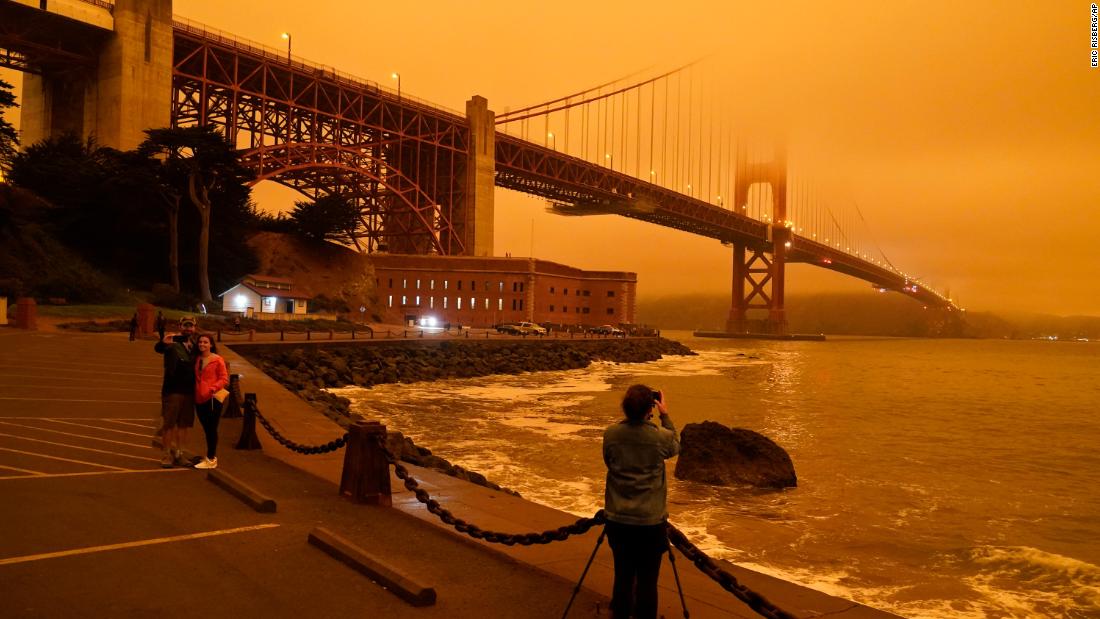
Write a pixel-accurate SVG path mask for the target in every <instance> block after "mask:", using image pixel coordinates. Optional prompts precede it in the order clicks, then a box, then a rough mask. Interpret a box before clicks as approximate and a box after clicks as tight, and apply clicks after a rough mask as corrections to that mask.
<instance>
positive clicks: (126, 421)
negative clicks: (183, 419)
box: [67, 417, 157, 430]
mask: <svg viewBox="0 0 1100 619" xmlns="http://www.w3.org/2000/svg"><path fill="white" fill-rule="evenodd" d="M67 419H72V417H67ZM103 421H110V422H111V423H121V424H123V425H127V426H135V427H138V428H149V429H150V430H153V429H155V428H156V427H157V426H154V425H150V424H149V421H148V419H141V420H140V421H144V422H145V423H134V421H131V420H129V419H104V420H103Z"/></svg>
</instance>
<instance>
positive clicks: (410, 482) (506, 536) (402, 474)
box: [376, 437, 606, 546]
mask: <svg viewBox="0 0 1100 619" xmlns="http://www.w3.org/2000/svg"><path fill="white" fill-rule="evenodd" d="M376 440H377V441H378V444H379V447H381V449H382V453H384V454H385V455H386V460H387V461H388V462H389V463H390V464H392V465H393V470H394V472H395V473H397V476H398V477H399V478H400V479H401V480H402V481H403V482H405V487H406V488H408V489H409V491H411V492H412V493H413V494H415V495H416V500H417V501H420V502H421V503H423V504H424V506H425V507H427V508H428V511H429V512H431V513H432V514H434V515H435V516H436V517H438V518H439V519H440V520H442V521H443V522H444V523H446V524H448V525H450V526H452V527H454V528H455V530H456V531H458V532H459V533H464V534H466V535H469V536H470V537H472V538H474V539H483V540H485V541H487V542H491V543H493V544H504V545H505V546H514V545H516V544H519V545H521V546H530V545H532V544H549V543H550V542H560V541H563V540H565V539H567V538H568V537H569V536H570V535H582V534H584V533H587V532H588V530H589V529H591V528H592V527H594V526H596V525H601V524H603V523H604V522H606V520H605V519H604V515H603V510H602V509H601V510H600V511H598V512H596V515H595V516H593V517H592V518H581V519H580V520H577V521H576V522H574V523H573V524H569V525H565V526H563V527H558V528H557V529H550V530H548V531H543V532H541V533H501V532H499V531H486V530H484V529H482V528H481V527H479V526H477V525H475V524H471V523H469V522H466V521H465V520H463V519H461V518H456V517H455V516H454V514H452V513H451V512H450V510H448V509H446V508H445V507H443V506H441V505H440V504H439V501H436V500H435V499H433V498H432V497H431V495H429V494H428V491H427V490H424V489H423V488H421V487H420V483H419V482H417V481H416V479H414V478H413V476H412V475H410V474H409V470H408V469H406V468H405V467H404V466H403V465H402V464H401V463H400V462H398V460H397V458H396V457H394V455H393V453H392V452H390V450H389V449H388V448H387V447H386V444H385V442H383V441H382V438H381V437H376Z"/></svg>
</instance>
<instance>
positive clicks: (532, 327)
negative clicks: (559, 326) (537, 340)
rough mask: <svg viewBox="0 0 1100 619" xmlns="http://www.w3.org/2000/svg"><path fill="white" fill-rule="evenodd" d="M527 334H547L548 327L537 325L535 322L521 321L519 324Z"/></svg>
mask: <svg viewBox="0 0 1100 619" xmlns="http://www.w3.org/2000/svg"><path fill="white" fill-rule="evenodd" d="M517 326H518V327H519V328H520V329H521V330H522V331H523V332H524V333H525V334H528V333H529V334H531V335H546V327H543V326H540V325H537V324H535V323H533V322H521V323H519V325H517Z"/></svg>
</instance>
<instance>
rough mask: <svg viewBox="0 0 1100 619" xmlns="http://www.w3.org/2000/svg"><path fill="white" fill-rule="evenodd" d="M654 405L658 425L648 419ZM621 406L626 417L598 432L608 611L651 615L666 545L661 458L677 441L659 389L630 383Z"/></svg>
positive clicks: (643, 618) (642, 618)
mask: <svg viewBox="0 0 1100 619" xmlns="http://www.w3.org/2000/svg"><path fill="white" fill-rule="evenodd" d="M654 406H656V407H657V411H658V413H659V414H660V421H661V427H658V426H657V424H655V423H653V422H652V421H650V418H652V416H653V415H652V411H653V407H654ZM622 408H623V414H624V415H625V416H626V418H625V419H624V420H622V421H620V422H619V423H616V424H615V425H612V426H610V427H609V428H607V430H605V431H604V434H603V460H604V463H605V464H606V465H607V486H606V489H605V491H604V511H605V513H606V515H607V525H606V531H607V539H608V543H609V544H610V545H611V553H612V555H613V556H614V558H615V585H614V588H613V590H612V594H611V616H612V617H615V618H619V619H625V618H627V617H631V616H634V617H637V618H638V619H654V618H655V617H656V616H657V575H658V574H659V573H660V570H661V557H662V555H663V554H664V552H665V551H666V550H668V536H667V534H666V532H665V519H666V518H667V517H668V500H667V495H668V484H667V480H666V479H665V460H667V459H669V458H671V457H672V456H675V455H676V454H678V453H680V440H679V438H678V437H677V436H676V426H674V425H672V420H671V419H669V416H668V409H667V407H666V405H665V400H664V396H663V395H662V394H661V392H660V391H654V390H653V389H650V388H649V387H647V386H645V385H633V386H632V387H630V388H629V389H627V390H626V395H625V396H623V402H622ZM632 611H633V613H634V614H633V615H631V612H632Z"/></svg>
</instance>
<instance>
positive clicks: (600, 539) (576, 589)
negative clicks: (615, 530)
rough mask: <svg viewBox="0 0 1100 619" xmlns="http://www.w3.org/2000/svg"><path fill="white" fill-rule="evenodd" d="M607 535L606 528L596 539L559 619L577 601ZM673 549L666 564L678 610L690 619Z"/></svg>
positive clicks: (563, 617)
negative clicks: (673, 580) (673, 587)
mask: <svg viewBox="0 0 1100 619" xmlns="http://www.w3.org/2000/svg"><path fill="white" fill-rule="evenodd" d="M606 535H607V528H606V527H605V528H604V530H603V531H601V532H600V536H599V537H598V538H596V547H595V548H593V549H592V554H591V555H589V557H588V563H586V564H585V566H584V571H583V572H581V578H580V580H578V581H577V584H576V586H574V587H573V595H571V596H569V603H568V604H566V605H565V612H563V613H562V614H561V619H565V618H566V616H567V615H568V614H569V609H570V608H572V607H573V601H574V600H576V599H577V594H578V593H580V590H581V585H582V584H583V583H584V579H585V577H587V576H588V570H589V568H591V567H592V561H593V560H595V558H596V553H597V552H598V551H599V550H600V544H603V538H604V537H605V536H606ZM672 551H673V548H672V546H671V545H670V546H669V548H668V562H669V563H671V564H672V574H673V576H675V577H676V590H677V592H678V593H679V594H680V608H682V609H683V610H684V619H690V617H691V614H690V613H688V609H687V603H686V602H685V601H684V587H683V585H681V584H680V572H679V571H678V570H677V569H676V558H675V557H674V556H673V554H672Z"/></svg>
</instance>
